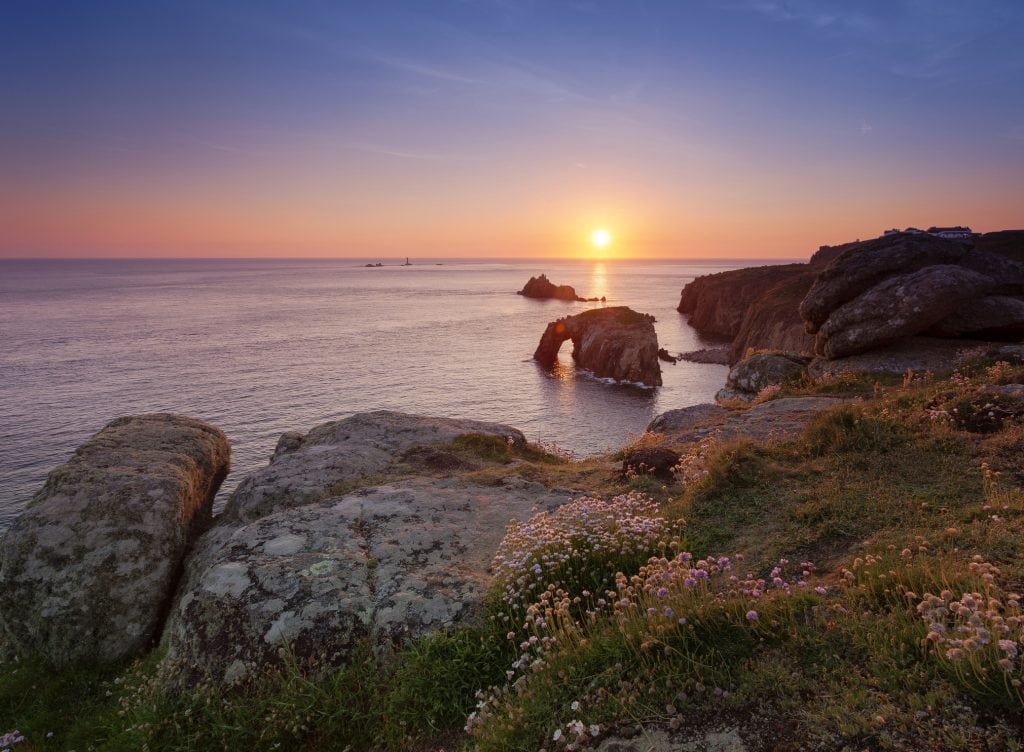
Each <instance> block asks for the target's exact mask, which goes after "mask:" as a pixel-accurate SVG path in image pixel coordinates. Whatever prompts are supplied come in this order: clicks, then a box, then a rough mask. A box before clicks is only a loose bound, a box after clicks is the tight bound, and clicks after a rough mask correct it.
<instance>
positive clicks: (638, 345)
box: [533, 306, 661, 386]
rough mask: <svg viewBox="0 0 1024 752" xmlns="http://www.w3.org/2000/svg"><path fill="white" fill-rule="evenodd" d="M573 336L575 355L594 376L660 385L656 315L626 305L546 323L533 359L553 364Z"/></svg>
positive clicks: (585, 312)
mask: <svg viewBox="0 0 1024 752" xmlns="http://www.w3.org/2000/svg"><path fill="white" fill-rule="evenodd" d="M567 339H568V340H572V344H573V348H572V357H573V359H574V360H575V361H576V364H577V365H578V366H579V367H580V368H586V369H587V370H589V371H591V372H592V373H593V374H594V375H595V376H600V377H608V378H613V379H616V380H617V381H632V382H636V383H640V384H644V385H646V386H661V365H660V364H659V363H658V335H657V334H656V333H655V331H654V317H653V316H650V315H648V314H645V313H637V312H636V311H633V310H632V309H630V308H627V307H625V306H613V307H611V308H595V309H593V310H590V311H584V312H583V313H580V314H577V315H576V316H566V317H565V318H561V319H558V320H557V321H552V322H551V323H550V324H548V325H547V328H546V329H545V330H544V334H543V335H542V336H541V338H540V343H539V344H538V345H537V349H536V350H535V351H534V353H533V357H534V359H535V360H536V361H537V362H538V363H540V364H541V365H542V366H544V367H545V368H551V367H552V366H553V365H554V364H555V361H556V360H557V359H558V350H559V348H561V346H562V344H563V343H564V342H565V341H566V340H567Z"/></svg>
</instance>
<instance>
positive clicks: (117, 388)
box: [0, 259, 753, 529]
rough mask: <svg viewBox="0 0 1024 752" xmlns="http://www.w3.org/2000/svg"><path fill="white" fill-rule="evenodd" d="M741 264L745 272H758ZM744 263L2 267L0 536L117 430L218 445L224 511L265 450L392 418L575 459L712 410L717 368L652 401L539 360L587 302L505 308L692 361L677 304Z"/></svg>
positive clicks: (678, 377)
mask: <svg viewBox="0 0 1024 752" xmlns="http://www.w3.org/2000/svg"><path fill="white" fill-rule="evenodd" d="M751 263H753V262H751ZM742 265H744V264H743V263H742V262H735V261H733V262H729V263H722V262H707V263H700V262H687V263H656V262H651V263H636V262H629V263H626V262H604V263H595V262H551V261H543V262H541V261H522V262H502V263H494V262H486V263H485V262H477V263H470V262H465V261H445V262H444V263H443V265H436V264H435V263H434V262H429V263H427V262H424V263H421V264H416V265H414V266H410V267H400V266H388V267H383V268H379V269H367V268H364V267H362V266H360V265H359V262H354V261H352V260H350V259H346V260H332V261H221V260H201V261H191V260H174V261H120V260H119V261H0V342H2V347H0V374H2V378H0V437H2V440H0V529H2V528H5V527H6V526H8V525H9V524H10V520H11V518H12V517H13V516H14V515H15V514H17V512H18V510H20V509H21V508H22V507H23V506H24V505H25V503H26V502H27V501H28V500H29V498H30V497H31V496H32V494H33V493H34V492H35V491H36V490H38V488H39V487H40V485H41V484H42V482H43V480H44V479H45V477H46V474H47V472H49V470H50V469H52V468H53V467H55V466H56V465H58V464H60V463H62V462H64V461H66V460H67V459H68V458H69V456H70V455H71V453H72V451H73V450H74V448H75V447H76V446H77V445H79V444H81V443H82V442H83V441H85V440H86V439H88V438H89V436H91V435H92V434H93V433H95V432H96V431H98V430H99V429H100V428H101V427H102V426H103V425H104V424H105V423H107V422H108V421H109V420H111V419H113V418H115V417H118V416H121V415H128V414H132V413H143V412H153V411H171V412H177V413H184V414H187V415H193V416H196V417H199V418H203V419H204V420H207V421H209V422H211V423H213V424H214V425H216V426H219V427H220V428H221V429H223V430H224V431H225V432H226V433H227V435H228V437H229V439H230V440H231V446H232V454H233V456H232V472H231V475H230V476H229V478H228V480H227V482H226V483H225V486H224V488H223V489H222V491H221V496H220V499H219V502H220V503H223V500H224V498H225V496H226V494H227V493H228V492H229V491H230V490H231V489H232V488H233V487H234V486H235V485H236V484H237V482H238V480H239V479H240V478H242V477H244V476H245V475H246V474H247V473H248V472H250V471H252V470H253V469H255V468H257V467H260V466H262V465H263V464H265V463H266V461H267V458H268V457H269V455H270V453H271V451H272V450H273V448H274V445H275V443H276V441H277V437H278V436H279V435H280V434H281V433H282V432H283V431H286V430H296V429H297V430H305V429H308V428H310V427H312V426H314V425H316V424H318V423H321V422H323V421H326V420H332V419H337V418H342V417H345V416H347V415H351V414H352V413H355V412H360V411H364V410H375V409H380V408H388V409H395V410H404V411H407V412H412V413H425V414H430V415H442V416H453V417H469V418H477V419H481V420H492V421H501V422H505V423H509V424H511V425H513V426H516V427H517V428H519V429H521V430H522V431H524V432H525V433H526V435H527V437H528V438H529V439H530V440H533V441H544V442H555V443H557V444H558V445H559V446H560V447H563V448H566V449H569V450H572V451H573V452H575V453H577V454H578V455H587V454H593V453H598V452H601V451H604V450H606V449H610V448H617V447H618V446H620V445H621V444H622V443H623V442H624V441H625V440H626V439H627V438H628V436H629V434H630V433H638V432H641V431H642V430H643V429H644V426H646V424H647V423H648V422H649V421H650V420H651V418H653V417H654V416H655V415H656V414H657V413H659V412H662V411H664V410H668V409H671V408H675V407H683V406H685V405H691V404H695V403H698V402H704V401H707V400H710V399H711V398H712V396H713V395H714V393H715V391H716V390H717V389H718V388H719V387H721V386H722V384H723V382H724V380H725V376H726V368H725V367H723V366H714V365H698V364H693V363H684V362H681V363H679V364H678V365H676V366H672V365H667V364H666V365H664V366H663V371H664V380H665V385H664V386H663V387H662V388H660V389H657V390H648V389H640V388H636V387H630V386H623V385H609V384H605V383H601V382H599V381H596V380H594V379H590V378H586V377H583V376H578V375H576V374H574V372H573V369H572V359H571V357H570V355H569V353H570V350H571V344H569V343H567V344H566V345H565V346H564V349H563V351H562V354H561V364H560V367H559V368H558V369H556V371H555V372H554V373H547V372H545V371H543V370H541V369H540V368H538V366H537V365H536V364H535V363H534V362H533V361H532V360H531V355H532V353H533V350H534V347H535V346H536V344H537V341H538V340H539V338H540V335H541V333H542V332H543V331H544V327H545V325H546V324H547V322H548V321H551V320H554V319H555V318H558V317H559V316H564V315H566V314H570V313H576V312H579V311H582V310H585V309H586V308H589V307H592V306H593V305H595V304H593V303H564V302H560V301H534V300H527V299H525V298H522V297H520V296H518V295H515V294H514V291H515V290H518V289H520V288H521V287H522V285H523V283H525V282H526V280H527V279H528V278H529V277H530V276H531V275H536V274H539V273H541V272H546V273H547V274H548V276H549V278H551V279H552V281H554V282H556V283H558V284H571V285H574V286H575V287H576V289H577V292H579V293H580V294H581V295H584V296H586V297H591V296H597V297H600V296H601V295H604V296H606V297H607V298H608V305H628V306H631V307H632V308H634V309H636V310H639V311H644V312H646V313H651V314H654V315H655V316H656V317H657V319H658V323H657V324H656V327H657V331H658V338H659V340H660V342H661V345H662V346H663V347H666V348H667V349H668V350H669V351H671V352H676V351H683V350H689V349H695V348H697V347H700V346H701V343H700V342H699V340H698V338H697V336H696V333H695V332H694V331H693V330H692V329H691V328H690V327H689V326H688V325H687V324H686V323H685V322H684V320H683V317H682V316H680V315H679V314H678V313H677V312H676V311H675V306H676V305H677V303H678V301H679V291H680V288H682V286H683V285H684V284H685V283H686V282H688V281H689V280H691V279H693V278H694V276H696V275H699V274H707V273H710V272H715V271H721V270H724V269H729V268H735V267H737V266H742Z"/></svg>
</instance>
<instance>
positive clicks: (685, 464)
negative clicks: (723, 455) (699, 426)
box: [672, 436, 718, 486]
mask: <svg viewBox="0 0 1024 752" xmlns="http://www.w3.org/2000/svg"><path fill="white" fill-rule="evenodd" d="M717 446H718V442H716V441H715V438H714V437H713V436H707V437H705V438H703V439H701V440H700V441H698V442H697V443H695V444H691V445H690V447H689V449H688V450H687V451H686V452H685V453H684V454H683V456H682V457H680V458H679V462H678V463H677V464H676V466H675V467H674V468H672V474H673V475H675V477H676V480H677V481H679V483H681V484H682V485H684V486H688V485H692V484H694V483H698V482H700V481H702V480H704V478H706V477H707V476H708V465H709V464H710V462H711V457H712V455H713V454H714V452H715V450H716V449H717Z"/></svg>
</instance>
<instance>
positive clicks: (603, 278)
mask: <svg viewBox="0 0 1024 752" xmlns="http://www.w3.org/2000/svg"><path fill="white" fill-rule="evenodd" d="M587 297H590V298H606V297H608V269H607V267H606V266H605V264H604V262H603V261H598V262H597V263H596V264H594V270H593V272H591V274H590V292H589V293H587Z"/></svg>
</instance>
